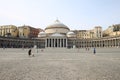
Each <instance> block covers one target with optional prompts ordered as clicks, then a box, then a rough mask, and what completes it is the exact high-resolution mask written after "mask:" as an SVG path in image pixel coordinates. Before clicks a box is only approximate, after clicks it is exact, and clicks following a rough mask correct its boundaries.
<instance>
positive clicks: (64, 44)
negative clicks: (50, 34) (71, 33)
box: [45, 38, 67, 47]
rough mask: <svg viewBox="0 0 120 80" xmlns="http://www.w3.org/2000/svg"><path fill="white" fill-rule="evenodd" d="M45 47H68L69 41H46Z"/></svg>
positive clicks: (55, 39)
mask: <svg viewBox="0 0 120 80" xmlns="http://www.w3.org/2000/svg"><path fill="white" fill-rule="evenodd" d="M45 46H46V47H67V39H66V38H63V39H57V38H54V39H51V38H50V39H49V38H48V39H46V41H45Z"/></svg>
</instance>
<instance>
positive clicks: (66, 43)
mask: <svg viewBox="0 0 120 80" xmlns="http://www.w3.org/2000/svg"><path fill="white" fill-rule="evenodd" d="M66 48H67V39H66Z"/></svg>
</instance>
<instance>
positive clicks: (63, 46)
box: [63, 39, 65, 47]
mask: <svg viewBox="0 0 120 80" xmlns="http://www.w3.org/2000/svg"><path fill="white" fill-rule="evenodd" d="M63 47H65V46H64V39H63Z"/></svg>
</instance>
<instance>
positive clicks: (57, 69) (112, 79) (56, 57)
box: [0, 48, 120, 80]
mask: <svg viewBox="0 0 120 80" xmlns="http://www.w3.org/2000/svg"><path fill="white" fill-rule="evenodd" d="M27 52H28V49H24V50H23V49H2V48H1V49H0V80H120V48H97V49H96V52H97V53H96V54H95V55H94V54H93V49H90V50H89V51H86V50H85V49H65V48H63V49H62V48H61V49H57V48H50V49H49V48H48V49H43V50H41V49H38V51H37V52H38V53H35V56H34V57H32V56H31V57H29V56H28V54H27Z"/></svg>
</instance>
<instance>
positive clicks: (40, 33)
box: [38, 32, 46, 37]
mask: <svg viewBox="0 0 120 80" xmlns="http://www.w3.org/2000/svg"><path fill="white" fill-rule="evenodd" d="M45 36H46V33H45V32H39V34H38V37H45Z"/></svg>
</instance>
